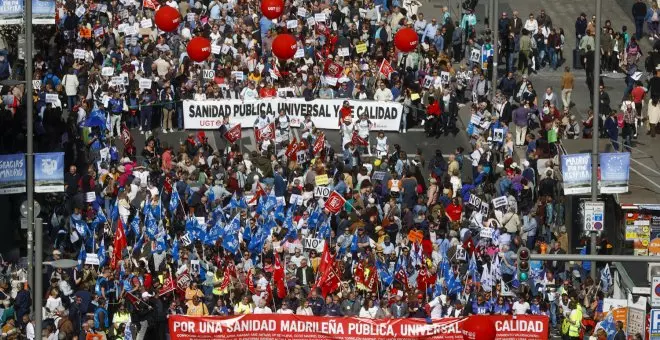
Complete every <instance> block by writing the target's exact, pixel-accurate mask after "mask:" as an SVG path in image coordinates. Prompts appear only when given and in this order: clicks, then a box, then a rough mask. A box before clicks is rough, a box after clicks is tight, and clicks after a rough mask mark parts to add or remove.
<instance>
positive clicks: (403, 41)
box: [394, 27, 419, 53]
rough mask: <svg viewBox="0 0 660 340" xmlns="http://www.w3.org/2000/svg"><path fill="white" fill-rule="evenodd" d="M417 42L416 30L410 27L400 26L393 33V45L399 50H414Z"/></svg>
mask: <svg viewBox="0 0 660 340" xmlns="http://www.w3.org/2000/svg"><path fill="white" fill-rule="evenodd" d="M418 43H419V36H417V32H415V30H414V29H412V28H409V27H406V28H402V29H400V30H399V31H398V32H396V34H395V35H394V46H396V48H398V49H399V50H400V51H401V52H404V53H406V52H410V51H414V50H415V49H416V48H417V44H418Z"/></svg>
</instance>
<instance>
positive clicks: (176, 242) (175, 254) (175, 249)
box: [172, 238, 180, 261]
mask: <svg viewBox="0 0 660 340" xmlns="http://www.w3.org/2000/svg"><path fill="white" fill-rule="evenodd" d="M179 247H180V244H179V239H178V238H176V239H175V240H174V243H172V259H173V260H174V261H179Z"/></svg>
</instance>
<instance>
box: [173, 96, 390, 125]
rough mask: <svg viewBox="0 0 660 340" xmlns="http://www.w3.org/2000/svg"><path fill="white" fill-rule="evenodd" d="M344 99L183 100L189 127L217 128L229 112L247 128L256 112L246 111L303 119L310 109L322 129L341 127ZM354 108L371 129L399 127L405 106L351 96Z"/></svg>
mask: <svg viewBox="0 0 660 340" xmlns="http://www.w3.org/2000/svg"><path fill="white" fill-rule="evenodd" d="M343 102H344V100H343V99H315V100H311V101H305V99H304V98H274V99H270V100H256V101H249V100H247V101H243V100H241V99H224V100H202V101H199V100H198V101H194V100H184V101H183V111H184V112H186V113H187V114H185V115H184V125H185V128H186V129H190V130H199V129H202V130H206V129H217V128H218V127H219V126H222V124H223V117H224V116H229V117H230V120H231V121H232V122H234V123H236V124H241V126H242V127H243V128H244V129H247V128H252V127H253V126H254V121H255V119H254V116H252V115H251V114H246V112H253V113H254V112H260V111H263V112H266V113H268V114H273V115H274V114H277V112H279V110H284V111H285V112H286V113H287V114H288V115H289V117H290V118H291V119H301V118H302V117H304V116H305V114H306V113H307V112H310V113H312V115H313V119H314V125H316V127H317V128H319V129H331V130H338V129H339V126H338V125H337V117H339V110H340V109H341V107H342V105H343ZM349 103H350V105H351V107H352V108H353V119H357V117H358V115H360V114H362V113H366V114H367V115H368V117H369V120H370V121H371V123H372V130H375V131H379V130H383V131H398V130H399V125H400V123H401V115H402V113H403V106H402V105H401V104H400V103H397V102H374V101H360V100H349Z"/></svg>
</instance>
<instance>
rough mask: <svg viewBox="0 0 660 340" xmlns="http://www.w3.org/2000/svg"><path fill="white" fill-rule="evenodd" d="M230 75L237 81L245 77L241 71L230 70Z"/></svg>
mask: <svg viewBox="0 0 660 340" xmlns="http://www.w3.org/2000/svg"><path fill="white" fill-rule="evenodd" d="M231 76H232V77H234V79H236V80H238V81H243V79H245V75H244V74H243V72H242V71H231Z"/></svg>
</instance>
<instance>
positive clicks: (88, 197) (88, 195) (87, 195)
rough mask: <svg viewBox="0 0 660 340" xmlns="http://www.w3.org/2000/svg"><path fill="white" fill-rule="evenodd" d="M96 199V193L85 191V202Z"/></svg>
mask: <svg viewBox="0 0 660 340" xmlns="http://www.w3.org/2000/svg"><path fill="white" fill-rule="evenodd" d="M94 201H96V193H95V192H94V191H90V192H86V193H85V202H87V203H90V202H94Z"/></svg>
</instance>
